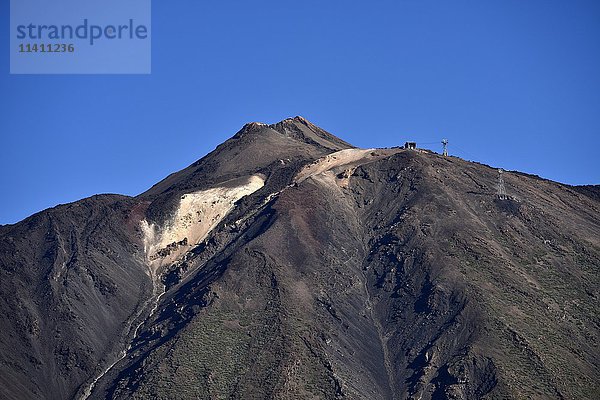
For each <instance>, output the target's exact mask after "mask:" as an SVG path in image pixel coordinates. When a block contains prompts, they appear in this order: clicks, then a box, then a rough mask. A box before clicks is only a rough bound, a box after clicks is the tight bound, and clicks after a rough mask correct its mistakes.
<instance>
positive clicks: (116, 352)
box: [0, 117, 600, 399]
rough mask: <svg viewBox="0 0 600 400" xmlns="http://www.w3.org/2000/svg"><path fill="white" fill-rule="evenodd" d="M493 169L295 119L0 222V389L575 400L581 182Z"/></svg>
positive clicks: (581, 342) (586, 344) (589, 264)
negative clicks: (117, 190) (157, 174)
mask: <svg viewBox="0 0 600 400" xmlns="http://www.w3.org/2000/svg"><path fill="white" fill-rule="evenodd" d="M503 176H504V181H505V185H506V190H507V192H508V195H509V196H508V198H505V197H504V196H497V183H498V172H497V170H496V169H493V168H490V167H488V166H485V165H481V164H477V163H471V162H465V161H463V160H460V159H458V158H455V157H442V156H440V155H437V154H434V153H431V152H427V151H419V150H403V149H399V148H394V149H368V150H364V149H356V148H353V147H352V146H350V145H348V144H347V143H345V142H343V141H341V140H339V139H337V138H336V137H334V136H333V135H331V134H329V133H327V132H325V131H323V130H321V129H320V128H318V127H316V126H314V125H313V124H311V123H310V122H308V121H306V120H304V119H303V118H300V117H296V118H293V119H287V120H284V121H282V122H280V123H277V124H273V125H265V124H260V123H251V124H248V125H246V126H244V128H242V130H240V131H239V132H238V133H237V134H236V135H235V136H234V137H233V138H231V139H230V140H228V141H226V142H225V143H224V144H222V145H221V146H219V147H218V148H217V149H216V150H215V151H214V152H212V153H211V154H209V155H208V156H207V157H205V158H203V159H202V160H199V161H198V162H196V163H194V164H192V165H191V166H190V167H188V168H186V169H184V170H182V171H180V172H178V173H176V174H173V175H171V176H169V177H167V178H166V179H165V180H163V181H162V182H159V183H158V184H157V185H155V186H154V187H153V188H151V189H150V190H149V191H147V192H146V193H143V194H141V195H140V196H138V197H136V198H127V197H118V196H102V197H96V198H92V199H87V200H83V201H82V202H78V203H74V204H72V205H68V206H62V207H58V208H57V209H53V210H49V211H46V212H43V213H40V214H37V215H36V216H33V217H31V218H30V219H28V220H25V221H23V222H22V223H20V224H17V225H13V226H5V227H0V246H2V247H0V262H1V264H0V265H1V266H2V268H1V269H0V273H1V274H3V275H2V281H1V285H2V286H1V290H2V301H3V303H0V306H1V308H0V312H2V313H3V314H2V321H5V320H6V321H7V324H8V325H6V326H7V329H6V330H5V331H3V332H0V340H1V341H2V342H1V348H0V350H1V351H2V352H1V353H0V356H1V357H2V358H1V361H2V364H1V365H2V382H0V383H2V389H0V390H3V392H0V396H1V397H6V398H69V397H71V398H72V397H75V398H79V397H82V398H87V397H88V396H89V397H90V398H117V399H120V398H139V399H146V398H181V399H186V398H194V399H196V398H202V399H212V398H242V399H249V398H252V399H254V398H257V399H259V398H265V399H267V398H269V399H270V398H279V399H297V398H326V399H334V398H340V397H345V398H350V399H406V398H411V399H430V398H434V399H438V398H464V399H474V398H589V399H595V398H597V397H598V396H599V395H600V388H599V386H598V382H597V378H596V377H597V376H598V373H599V372H600V371H599V369H600V367H599V351H598V332H599V329H598V327H599V322H600V321H599V318H598V315H599V313H598V311H599V309H598V308H599V306H598V296H599V295H600V282H599V280H600V278H599V272H600V271H599V269H600V243H599V239H598V238H599V237H600V221H599V215H600V214H599V213H598V211H599V207H600V203H599V202H598V197H597V196H596V194H597V192H598V187H594V186H590V187H569V186H566V185H561V184H558V183H554V182H550V181H547V180H543V179H540V178H537V177H533V176H529V175H526V174H520V173H516V172H505V173H504V174H503ZM53 226H54V228H53ZM52 232H57V233H54V234H52ZM66 238H68V239H66ZM73 243H76V245H75V246H74V245H73ZM82 243H86V245H83V244H82ZM62 249H64V250H62ZM63 253H64V254H63ZM48 254H49V255H48ZM57 254H62V255H61V256H57ZM74 254H75V255H77V256H76V257H75V261H74V262H73V263H71V262H66V264H65V265H66V267H62V265H63V262H64V261H63V260H64V259H71V258H72V257H73V255H74ZM53 274H54V275H53ZM53 276H58V279H57V280H54V279H53ZM65 277H68V278H65ZM94 277H96V278H94ZM98 277H100V278H98ZM81 282H83V283H81ZM105 287H108V288H111V289H112V291H107V292H106V293H104V292H103V290H104V291H106V290H107V289H105ZM46 292H49V293H51V294H52V295H51V296H50V295H42V294H43V293H46ZM11 293H18V294H19V295H18V296H17V297H15V298H12V297H11V296H9V295H7V294H11ZM52 296H54V297H52ZM47 299H52V300H51V302H50V303H48V302H47ZM45 304H50V307H48V309H47V310H46V309H44V308H43V305H45ZM15 310H19V312H17V317H16V318H15V317H14V314H15ZM21 310H23V311H21ZM57 310H58V311H57ZM61 310H62V311H61ZM64 310H72V311H71V314H69V315H70V317H67V316H65V315H66V313H67V312H66V311H64ZM11 318H12V320H11ZM69 318H70V319H69ZM35 321H37V322H35ZM36 326H41V327H42V328H36ZM56 330H59V331H60V335H59V336H57V335H56V334H55V333H54V332H55V331H56ZM32 332H33V333H32ZM35 332H38V333H35ZM39 332H43V333H41V334H40V333H39ZM61 346H62V347H61ZM40 349H41V350H40ZM56 349H63V350H59V353H58V355H57V350H56ZM64 349H66V350H64ZM61 351H62V352H66V353H65V354H67V355H69V356H68V357H61V356H60V354H62V353H61ZM32 356H33V357H34V358H31V357H32ZM36 360H39V362H38V361H36ZM71 360H74V361H71ZM96 362H98V363H97V364H95V363H96ZM113 364H114V365H113ZM65 366H67V367H65ZM108 367H110V368H108ZM52 374H57V375H58V379H57V380H56V382H53V381H52V379H51V377H52V376H53V375H52ZM76 392H77V394H75V393H76Z"/></svg>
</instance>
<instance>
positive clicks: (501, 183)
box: [498, 168, 508, 200]
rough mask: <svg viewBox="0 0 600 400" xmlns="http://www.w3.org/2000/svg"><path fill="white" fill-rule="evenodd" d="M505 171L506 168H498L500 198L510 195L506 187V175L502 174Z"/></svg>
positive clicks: (503, 198)
mask: <svg viewBox="0 0 600 400" xmlns="http://www.w3.org/2000/svg"><path fill="white" fill-rule="evenodd" d="M503 173H504V170H503V169H502V168H500V169H499V170H498V198H499V199H500V200H506V199H508V195H507V194H506V187H504V176H502V174H503Z"/></svg>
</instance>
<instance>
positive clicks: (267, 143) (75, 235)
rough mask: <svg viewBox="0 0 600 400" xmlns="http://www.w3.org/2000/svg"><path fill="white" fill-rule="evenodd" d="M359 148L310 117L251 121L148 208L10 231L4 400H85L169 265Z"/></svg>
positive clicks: (170, 182) (79, 207)
mask: <svg viewBox="0 0 600 400" xmlns="http://www.w3.org/2000/svg"><path fill="white" fill-rule="evenodd" d="M348 147H351V146H350V145H348V144H347V143H345V142H343V141H341V140H339V139H337V138H336V137H334V136H332V135H330V134H329V133H327V132H325V131H323V130H322V129H320V128H318V127H316V126H314V125H312V124H311V123H310V122H308V121H306V120H304V119H303V118H301V117H296V118H290V119H287V120H284V121H281V122H280V123H278V124H275V125H265V124H260V123H251V124H247V125H246V126H244V127H243V128H242V130H240V131H239V132H238V133H237V134H236V135H235V136H234V137H233V138H231V139H230V140H228V141H226V142H225V143H223V144H222V145H221V146H219V147H218V148H217V149H215V151H213V152H212V153H211V154H209V155H208V156H207V157H205V158H203V159H202V160H200V161H198V162H197V163H194V164H193V165H191V166H190V167H188V168H186V169H185V170H183V171H181V172H179V173H177V174H173V175H171V176H170V177H168V178H166V179H165V180H164V181H162V182H160V183H159V184H157V185H156V186H155V187H153V188H152V189H150V190H149V191H148V192H146V193H144V194H142V195H140V196H138V197H136V198H129V197H126V196H116V195H104V196H94V197H92V198H89V199H84V200H81V201H79V202H76V203H72V204H69V205H64V206H58V207H55V208H53V209H49V210H46V211H43V212H41V213H38V214H36V215H34V216H32V217H30V218H28V219H26V220H24V221H22V222H20V223H18V224H14V225H7V226H1V227H0V290H1V292H0V293H1V294H2V295H1V296H0V315H1V321H2V322H3V325H4V329H2V330H0V371H1V374H0V398H15V399H23V398H47V399H64V398H73V397H78V396H81V395H84V397H85V394H86V393H87V392H88V391H90V390H91V389H92V388H93V384H94V381H95V379H96V378H97V377H99V376H102V374H103V371H105V370H106V369H107V368H109V367H110V365H111V364H112V363H114V362H115V361H117V360H118V359H120V358H121V357H122V356H123V355H124V353H123V351H124V350H126V349H127V347H128V343H129V342H130V340H131V336H132V335H134V334H135V332H136V330H137V327H138V325H139V323H140V322H141V321H143V320H144V319H145V318H146V317H147V316H148V314H149V313H150V312H152V310H153V309H154V307H155V303H156V301H157V299H158V298H159V297H160V295H161V294H162V291H163V290H164V289H163V285H162V283H161V282H160V279H161V278H160V277H161V275H162V273H163V272H164V271H163V270H162V268H163V267H168V266H169V265H170V263H171V261H173V260H175V259H176V258H177V257H179V256H181V255H182V254H185V252H187V251H188V250H190V249H191V248H193V247H195V245H196V244H197V243H198V242H201V241H202V240H203V239H204V237H205V236H206V235H207V233H208V232H210V231H211V230H212V229H214V228H215V226H217V225H218V224H219V223H220V222H221V220H222V219H223V218H224V217H225V215H226V214H227V213H229V212H230V211H231V209H232V208H233V207H234V206H235V204H236V202H238V201H239V200H240V199H241V198H243V197H245V196H248V195H250V194H251V193H253V192H254V191H256V190H258V189H260V188H261V187H262V186H263V185H264V184H265V182H264V181H265V180H267V186H268V188H266V190H270V191H273V190H277V189H276V188H278V187H280V186H281V185H282V183H281V182H283V181H285V182H287V180H286V178H285V176H284V177H283V178H282V176H281V175H282V174H285V173H290V174H293V173H294V172H293V171H295V169H299V168H301V166H302V165H304V164H306V163H309V162H312V161H314V160H315V159H317V158H318V157H320V156H322V155H324V154H328V153H330V152H332V151H336V150H339V149H342V148H348ZM281 167H285V170H284V171H283V172H282V171H281ZM288 170H289V171H288ZM186 196H188V198H187V200H183V199H182V197H186ZM213 203H214V204H213ZM186 204H187V206H185V207H181V206H182V205H186ZM186 207H187V208H186ZM191 211H193V212H194V213H199V212H201V213H203V219H204V220H203V222H201V223H198V220H192V219H191ZM188 214H189V215H188ZM194 216H196V215H194ZM180 236H181V237H180ZM171 240H173V241H171ZM183 243H185V244H183ZM172 275H173V274H171V275H169V276H172Z"/></svg>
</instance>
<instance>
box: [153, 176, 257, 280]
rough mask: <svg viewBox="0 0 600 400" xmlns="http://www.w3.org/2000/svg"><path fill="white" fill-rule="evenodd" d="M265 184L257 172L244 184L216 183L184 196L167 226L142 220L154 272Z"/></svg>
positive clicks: (194, 243)
mask: <svg viewBox="0 0 600 400" xmlns="http://www.w3.org/2000/svg"><path fill="white" fill-rule="evenodd" d="M263 186H264V179H262V178H261V177H259V176H257V175H253V176H251V177H249V178H248V180H247V182H246V183H245V184H243V185H240V186H232V187H226V186H222V187H215V188H212V189H207V190H202V191H198V192H194V193H188V194H185V195H183V196H181V200H180V203H179V207H178V208H177V210H176V212H175V215H174V217H173V218H172V219H171V220H169V221H168V222H167V223H166V224H165V226H164V227H161V228H159V227H157V226H155V225H154V224H149V223H148V221H146V220H145V219H144V220H142V221H141V229H142V232H143V235H144V252H145V254H146V259H147V262H148V264H149V265H150V266H151V271H152V273H155V272H156V270H157V269H158V268H159V267H160V266H162V265H165V264H168V263H170V262H173V261H174V260H176V259H177V258H178V257H179V256H181V255H182V254H184V253H185V252H187V251H188V250H190V249H191V248H192V247H194V246H195V245H197V244H198V243H200V242H201V241H202V240H204V239H205V238H206V236H207V235H208V233H209V232H210V231H211V230H212V229H214V228H215V227H216V226H217V225H218V224H219V222H221V220H222V219H223V218H224V217H225V216H226V215H227V214H228V213H229V212H230V211H231V210H232V209H233V207H234V205H235V203H236V202H237V201H238V200H239V199H241V198H242V197H244V196H247V195H249V194H251V193H254V192H255V191H257V190H258V189H260V188H261V187H263Z"/></svg>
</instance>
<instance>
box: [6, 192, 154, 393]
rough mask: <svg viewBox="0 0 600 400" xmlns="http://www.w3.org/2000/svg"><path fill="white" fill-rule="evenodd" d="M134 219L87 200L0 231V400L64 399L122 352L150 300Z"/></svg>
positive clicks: (135, 213)
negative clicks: (140, 314) (147, 300)
mask: <svg viewBox="0 0 600 400" xmlns="http://www.w3.org/2000/svg"><path fill="white" fill-rule="evenodd" d="M142 213H143V209H140V207H136V206H135V202H134V201H133V200H132V199H131V198H127V197H125V196H109V195H106V196H94V197H91V198H89V199H85V200H81V201H79V202H77V203H73V204H70V205H65V206H59V207H56V208H54V209H50V210H47V211H44V212H41V213H38V214H36V215H34V216H32V217H30V218H27V219H26V220H24V221H23V222H21V223H18V224H15V225H8V226H3V227H2V228H0V293H1V296H0V320H1V321H2V329H1V330H0V371H1V372H0V398H3V399H38V398H48V399H50V398H52V399H60V398H63V399H64V398H72V397H73V396H74V395H75V392H76V391H77V388H78V386H79V385H81V383H82V382H84V381H85V380H87V379H88V378H89V377H90V376H91V375H92V374H94V373H95V371H96V369H97V365H98V364H99V363H100V364H104V363H107V362H108V360H110V358H111V357H113V356H114V354H116V353H118V352H119V351H121V348H122V347H124V346H125V345H126V342H127V339H126V336H127V333H128V331H129V329H130V327H131V326H132V324H134V323H135V320H136V317H137V316H138V314H139V313H141V312H142V310H143V308H144V302H145V299H147V298H149V297H150V296H151V293H152V283H151V280H150V279H149V277H148V274H147V268H146V266H145V265H144V261H143V257H142V253H141V252H140V249H139V245H137V244H136V241H135V239H134V238H135V230H136V226H137V224H138V222H137V221H136V219H139V216H140V215H142Z"/></svg>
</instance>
